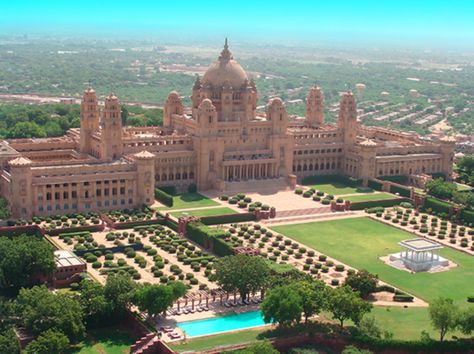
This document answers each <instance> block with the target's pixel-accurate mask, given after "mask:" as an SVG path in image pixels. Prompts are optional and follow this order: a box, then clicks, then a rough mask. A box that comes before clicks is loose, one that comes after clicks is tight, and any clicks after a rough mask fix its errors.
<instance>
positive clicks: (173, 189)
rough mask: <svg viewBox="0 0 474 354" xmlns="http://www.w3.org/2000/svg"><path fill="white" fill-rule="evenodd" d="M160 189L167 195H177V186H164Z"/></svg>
mask: <svg viewBox="0 0 474 354" xmlns="http://www.w3.org/2000/svg"><path fill="white" fill-rule="evenodd" d="M159 189H160V190H161V191H163V192H165V193H166V194H170V195H176V187H175V186H162V187H160V188H159Z"/></svg>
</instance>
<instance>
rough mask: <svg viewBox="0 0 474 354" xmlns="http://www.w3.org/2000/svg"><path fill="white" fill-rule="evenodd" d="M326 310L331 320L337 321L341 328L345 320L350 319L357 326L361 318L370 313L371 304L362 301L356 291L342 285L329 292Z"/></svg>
mask: <svg viewBox="0 0 474 354" xmlns="http://www.w3.org/2000/svg"><path fill="white" fill-rule="evenodd" d="M328 309H329V311H330V312H331V313H332V316H333V318H334V319H336V320H338V321H339V323H340V325H341V328H342V327H343V326H344V321H345V320H347V319H351V320H352V321H353V322H354V323H355V324H356V325H357V324H358V323H359V322H360V321H361V320H362V317H364V315H365V314H366V313H368V312H370V311H371V309H372V304H370V303H368V302H366V301H364V300H363V299H362V298H361V297H360V294H359V293H358V292H357V291H354V290H352V289H351V288H350V287H349V286H347V285H344V286H341V287H339V288H335V289H331V290H330V292H329V297H328Z"/></svg>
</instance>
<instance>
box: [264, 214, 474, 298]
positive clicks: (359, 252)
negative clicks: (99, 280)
mask: <svg viewBox="0 0 474 354" xmlns="http://www.w3.org/2000/svg"><path fill="white" fill-rule="evenodd" d="M273 229H274V230H275V231H277V232H279V233H282V234H284V235H286V236H288V237H291V238H293V239H295V240H297V241H300V242H302V243H304V244H306V245H307V246H308V247H311V248H314V249H316V250H318V251H320V252H323V253H325V254H327V255H328V256H331V257H334V258H335V259H338V260H340V261H341V262H344V263H346V264H349V265H351V266H354V267H355V268H358V269H367V270H368V271H370V272H372V273H375V274H378V275H379V277H380V278H381V279H382V280H384V281H386V282H388V283H390V284H392V285H394V286H396V287H399V288H401V289H403V290H405V291H408V292H410V293H412V294H414V295H416V296H418V297H420V298H422V299H424V300H427V301H430V300H432V299H434V298H436V297H439V296H446V297H450V298H452V299H454V300H456V301H457V302H458V303H460V304H462V305H467V302H466V298H467V296H469V295H471V296H472V294H474V282H473V281H472V279H474V257H472V256H469V255H467V254H464V253H462V252H459V251H455V250H452V249H449V248H444V249H443V250H441V252H440V254H441V255H442V256H443V257H446V258H448V259H450V260H451V261H454V262H455V263H457V264H458V267H456V268H453V269H451V270H449V271H445V272H440V273H417V274H411V273H408V272H406V271H402V270H398V269H395V268H392V267H390V266H388V265H386V264H384V263H383V262H382V261H380V260H379V259H378V258H379V257H380V256H385V255H388V254H390V253H394V252H397V251H399V250H400V246H399V245H398V244H397V243H398V242H399V241H401V240H404V239H409V238H413V237H415V236H414V235H413V234H411V233H408V232H405V231H402V230H399V229H396V228H394V227H391V226H389V225H386V224H383V223H381V222H378V221H376V220H372V219H369V218H352V219H343V220H337V221H322V222H313V223H306V224H293V225H284V226H276V227H274V228H273ZM316 230H317V231H316Z"/></svg>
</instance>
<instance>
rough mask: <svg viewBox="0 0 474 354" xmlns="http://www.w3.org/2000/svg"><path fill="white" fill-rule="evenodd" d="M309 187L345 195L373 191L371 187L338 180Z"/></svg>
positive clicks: (327, 192)
mask: <svg viewBox="0 0 474 354" xmlns="http://www.w3.org/2000/svg"><path fill="white" fill-rule="evenodd" d="M309 187H311V188H314V189H316V190H318V191H322V192H324V193H326V194H333V195H345V194H355V193H367V192H370V191H372V190H371V189H370V188H363V189H361V188H359V187H349V186H347V185H345V184H342V183H338V182H331V183H317V184H313V185H310V186H309Z"/></svg>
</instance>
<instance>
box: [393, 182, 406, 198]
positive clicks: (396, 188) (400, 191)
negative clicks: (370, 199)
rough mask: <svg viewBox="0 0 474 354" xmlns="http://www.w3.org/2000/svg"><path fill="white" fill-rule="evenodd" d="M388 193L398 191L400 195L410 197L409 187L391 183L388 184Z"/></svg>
mask: <svg viewBox="0 0 474 354" xmlns="http://www.w3.org/2000/svg"><path fill="white" fill-rule="evenodd" d="M390 193H393V194H395V193H398V194H399V195H401V196H402V197H407V198H410V196H411V192H410V190H409V189H407V188H402V187H399V186H394V185H393V184H392V185H391V186H390Z"/></svg>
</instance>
